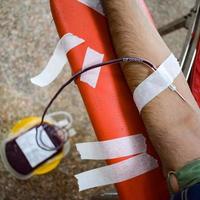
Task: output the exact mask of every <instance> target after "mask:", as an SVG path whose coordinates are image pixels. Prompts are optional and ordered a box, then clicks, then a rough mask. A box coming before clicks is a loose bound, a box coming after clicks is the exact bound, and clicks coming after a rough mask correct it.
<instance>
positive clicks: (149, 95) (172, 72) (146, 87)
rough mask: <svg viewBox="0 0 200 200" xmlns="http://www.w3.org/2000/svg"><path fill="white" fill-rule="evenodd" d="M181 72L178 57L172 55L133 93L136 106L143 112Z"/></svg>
mask: <svg viewBox="0 0 200 200" xmlns="http://www.w3.org/2000/svg"><path fill="white" fill-rule="evenodd" d="M180 72H181V68H180V65H179V63H178V61H177V59H176V57H175V56H174V55H173V54H171V55H170V56H169V57H168V58H167V59H166V60H165V61H164V62H163V63H162V64H161V65H160V66H159V67H158V69H157V70H156V71H155V72H154V73H152V74H151V75H150V76H149V77H147V78H146V79H145V80H144V81H143V82H142V83H140V84H139V85H138V87H137V88H136V89H135V91H134V92H133V99H134V101H135V104H136V106H137V108H138V110H139V112H141V110H142V109H143V107H144V106H145V105H146V104H148V103H149V102H150V101H151V100H153V99H154V98H155V97H156V96H158V95H159V94H160V93H161V92H162V91H164V90H165V89H166V88H168V87H169V86H170V85H171V84H172V83H173V81H174V80H175V78H176V77H177V76H178V75H179V73H180Z"/></svg>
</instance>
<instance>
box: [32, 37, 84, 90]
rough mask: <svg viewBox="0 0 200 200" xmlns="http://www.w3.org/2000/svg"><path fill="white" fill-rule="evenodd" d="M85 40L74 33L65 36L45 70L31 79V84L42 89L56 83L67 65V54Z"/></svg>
mask: <svg viewBox="0 0 200 200" xmlns="http://www.w3.org/2000/svg"><path fill="white" fill-rule="evenodd" d="M83 42H84V40H83V39H82V38H79V37H78V36H76V35H73V34H72V33H67V34H65V35H64V36H63V37H62V38H61V39H60V40H59V42H58V44H57V46H56V48H55V50H54V53H53V55H52V57H51V58H50V60H49V62H48V64H47V65H46V67H45V68H44V70H43V71H42V72H41V73H40V74H39V75H37V76H35V77H33V78H31V82H32V83H33V84H35V85H38V86H40V87H44V86H47V85H49V84H50V83H51V82H52V81H54V80H55V79H56V78H57V76H58V75H59V74H60V72H61V71H62V69H63V67H64V65H65V64H66V63H67V57H66V53H68V52H69V51H70V50H71V49H73V48H75V47H76V46H78V45H80V44H82V43H83Z"/></svg>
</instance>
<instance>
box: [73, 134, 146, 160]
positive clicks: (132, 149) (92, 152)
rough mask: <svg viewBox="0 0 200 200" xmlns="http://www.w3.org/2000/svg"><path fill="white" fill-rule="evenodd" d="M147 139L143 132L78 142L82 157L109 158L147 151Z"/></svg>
mask: <svg viewBox="0 0 200 200" xmlns="http://www.w3.org/2000/svg"><path fill="white" fill-rule="evenodd" d="M145 141H146V139H145V137H144V136H143V135H142V134H137V135H131V136H127V137H122V138H117V139H113V140H106V141H102V142H86V143H78V144H76V148H77V150H78V152H79V154H80V155H81V159H90V160H107V159H114V158H120V157H125V156H131V155H136V154H139V153H144V152H146V149H147V146H146V143H145Z"/></svg>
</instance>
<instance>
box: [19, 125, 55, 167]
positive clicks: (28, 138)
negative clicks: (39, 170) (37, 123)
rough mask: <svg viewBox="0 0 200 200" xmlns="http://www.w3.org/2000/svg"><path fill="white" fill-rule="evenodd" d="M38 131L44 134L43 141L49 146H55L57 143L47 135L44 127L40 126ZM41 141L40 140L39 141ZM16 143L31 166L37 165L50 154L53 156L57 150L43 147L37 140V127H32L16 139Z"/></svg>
mask: <svg viewBox="0 0 200 200" xmlns="http://www.w3.org/2000/svg"><path fill="white" fill-rule="evenodd" d="M38 132H39V133H40V134H41V136H42V141H43V142H44V143H45V144H46V145H47V146H48V147H49V148H55V145H54V144H53V143H52V141H51V139H50V138H49V136H48V135H47V133H46V131H45V130H44V129H43V127H39V128H38ZM38 142H39V141H38ZM16 143H17V145H18V146H19V148H20V149H21V150H22V152H23V154H24V155H25V157H26V159H27V160H28V162H29V164H30V165H31V167H35V166H37V165H38V164H40V163H41V162H43V161H44V160H46V159H47V158H49V157H50V156H52V155H53V154H54V153H55V152H56V151H54V150H53V151H46V150H44V149H41V148H40V147H39V146H38V144H37V142H36V129H35V128H34V129H31V130H29V131H28V132H26V133H25V134H23V135H21V136H19V137H18V138H17V139H16Z"/></svg>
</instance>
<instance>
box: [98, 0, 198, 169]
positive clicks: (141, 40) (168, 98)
mask: <svg viewBox="0 0 200 200" xmlns="http://www.w3.org/2000/svg"><path fill="white" fill-rule="evenodd" d="M102 3H103V7H104V10H105V13H106V15H107V18H108V23H109V27H110V31H111V36H112V39H113V43H114V47H115V50H116V52H117V55H118V56H119V57H122V56H137V57H143V58H146V59H148V60H150V61H151V62H152V63H154V64H155V65H157V66H159V65H160V64H161V63H162V62H163V61H164V60H165V59H166V58H167V57H168V56H169V54H170V50H169V49H168V47H167V46H166V44H165V43H164V41H163V40H162V38H161V37H160V35H159V34H158V32H157V31H156V29H155V28H154V26H153V25H152V24H151V23H149V22H148V20H147V19H146V17H145V16H144V14H143V13H142V11H141V9H140V7H139V5H138V3H137V0H120V1H119V0H102ZM122 69H123V71H124V75H125V77H126V79H127V82H128V85H129V87H130V89H131V90H132V91H133V90H134V89H135V87H136V86H137V85H138V84H139V83H140V82H142V81H143V80H144V79H145V78H146V77H147V76H148V75H149V74H150V73H151V71H150V70H149V69H148V68H146V67H145V66H143V65H141V64H132V63H128V64H126V65H124V66H122ZM174 83H175V85H176V86H177V88H178V90H179V91H180V93H181V94H183V96H184V97H185V98H186V99H187V101H188V102H190V104H191V105H192V106H193V109H192V108H191V107H190V106H189V105H188V104H187V103H185V102H184V101H183V100H181V98H180V97H179V96H178V95H177V94H176V93H174V92H172V91H170V90H169V89H166V90H165V91H164V92H162V93H161V94H160V95H159V96H157V97H156V98H155V99H153V100H152V101H151V102H150V103H149V104H148V105H146V106H145V107H144V109H143V110H142V113H141V116H142V119H143V122H144V124H145V127H146V129H147V132H148V134H149V137H150V139H151V141H152V143H153V145H154V147H155V149H156V151H157V152H158V154H159V155H160V157H161V160H162V163H163V167H164V168H165V170H166V171H169V170H177V169H179V168H180V167H182V166H184V165H185V164H186V163H187V162H188V161H191V160H193V159H196V158H200V148H199V144H200V125H199V119H200V117H199V114H198V113H197V112H195V111H194V110H198V109H199V108H198V106H197V104H196V102H195V100H194V98H193V96H192V94H191V92H190V89H189V87H188V85H187V82H186V80H185V79H184V76H183V74H182V73H181V74H180V75H179V76H178V77H177V79H176V80H175V82H174ZM146 92H148V91H146Z"/></svg>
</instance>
